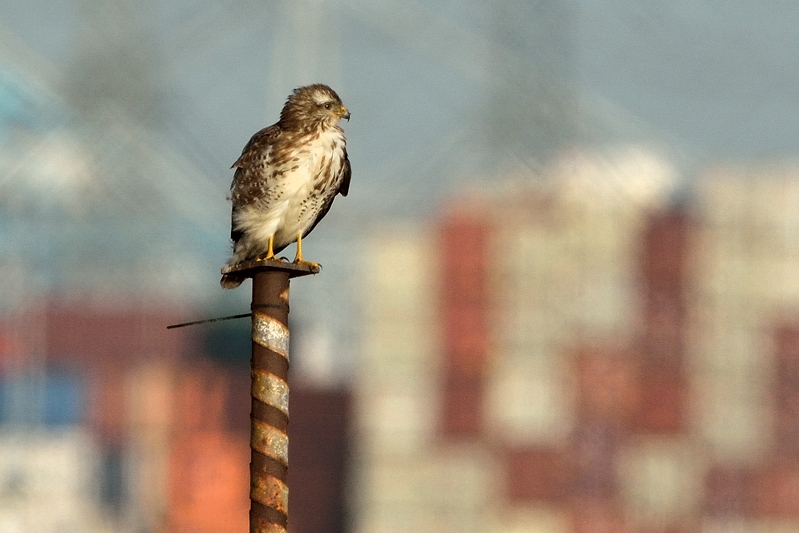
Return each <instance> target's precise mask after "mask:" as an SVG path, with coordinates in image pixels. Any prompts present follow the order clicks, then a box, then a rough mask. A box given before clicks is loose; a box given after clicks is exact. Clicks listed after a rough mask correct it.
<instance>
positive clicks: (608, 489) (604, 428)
mask: <svg viewBox="0 0 799 533" xmlns="http://www.w3.org/2000/svg"><path fill="white" fill-rule="evenodd" d="M626 436H627V432H626V431H624V430H623V429H621V428H620V427H619V426H618V425H616V424H615V423H612V422H611V423H607V422H606V421H600V422H598V423H597V422H586V421H582V423H580V424H579V425H578V426H577V427H576V428H575V430H574V431H573V432H572V434H571V435H570V439H569V449H568V455H567V457H568V462H569V465H570V468H571V487H570V492H571V494H572V495H573V496H574V497H578V498H582V499H585V498H589V499H590V498H594V499H600V500H604V499H612V498H614V497H615V496H616V495H617V493H618V465H617V461H618V452H619V448H620V446H621V445H622V443H623V442H624V440H625V438H626Z"/></svg>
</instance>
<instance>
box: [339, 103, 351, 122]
mask: <svg viewBox="0 0 799 533" xmlns="http://www.w3.org/2000/svg"><path fill="white" fill-rule="evenodd" d="M339 113H341V118H345V119H347V122H349V121H350V112H349V110H348V109H347V108H346V107H344V106H341V110H340V111H339Z"/></svg>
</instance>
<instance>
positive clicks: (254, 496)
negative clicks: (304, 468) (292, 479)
mask: <svg viewBox="0 0 799 533" xmlns="http://www.w3.org/2000/svg"><path fill="white" fill-rule="evenodd" d="M250 499H251V500H253V501H256V502H258V503H260V504H261V505H264V506H266V507H269V508H272V509H275V510H276V511H278V512H279V513H281V514H283V515H285V516H288V514H289V487H288V485H286V483H285V482H284V481H282V480H280V479H278V478H276V477H275V476H270V475H269V474H262V475H258V476H255V478H254V479H251V480H250Z"/></svg>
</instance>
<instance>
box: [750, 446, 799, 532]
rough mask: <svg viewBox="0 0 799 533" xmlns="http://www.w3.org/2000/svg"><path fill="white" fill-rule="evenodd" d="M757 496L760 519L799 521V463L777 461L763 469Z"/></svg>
mask: <svg viewBox="0 0 799 533" xmlns="http://www.w3.org/2000/svg"><path fill="white" fill-rule="evenodd" d="M755 494H756V497H757V500H756V505H757V509H756V513H757V515H758V516H759V517H761V518H768V519H791V520H799V461H796V460H782V461H779V460H775V461H773V462H772V463H771V464H769V465H766V466H765V467H763V468H762V469H761V470H760V472H759V475H758V482H757V487H756V491H755Z"/></svg>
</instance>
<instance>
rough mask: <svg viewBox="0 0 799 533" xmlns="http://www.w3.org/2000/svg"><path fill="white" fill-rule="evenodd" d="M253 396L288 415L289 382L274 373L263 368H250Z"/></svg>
mask: <svg viewBox="0 0 799 533" xmlns="http://www.w3.org/2000/svg"><path fill="white" fill-rule="evenodd" d="M251 375H252V390H251V391H250V392H251V394H252V397H253V398H256V399H258V400H260V401H262V402H264V403H265V404H266V405H271V406H272V407H274V408H275V409H277V410H279V411H280V412H281V413H283V414H284V415H286V416H288V415H289V384H288V383H286V382H285V381H283V380H282V379H280V378H279V377H277V376H276V375H274V374H272V373H269V372H265V371H263V370H252V372H251Z"/></svg>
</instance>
